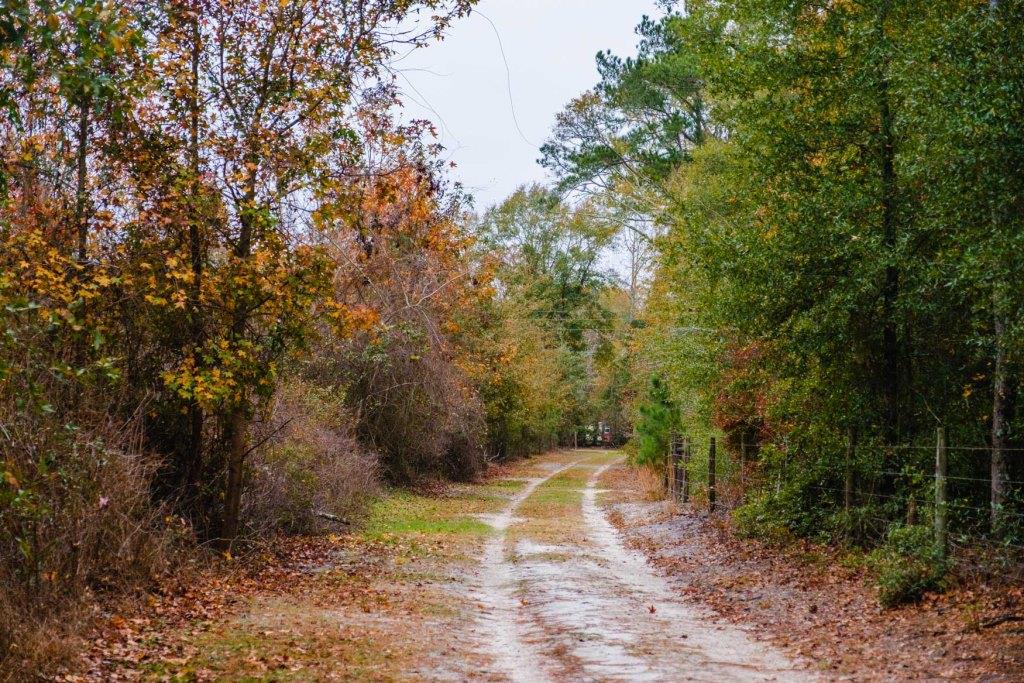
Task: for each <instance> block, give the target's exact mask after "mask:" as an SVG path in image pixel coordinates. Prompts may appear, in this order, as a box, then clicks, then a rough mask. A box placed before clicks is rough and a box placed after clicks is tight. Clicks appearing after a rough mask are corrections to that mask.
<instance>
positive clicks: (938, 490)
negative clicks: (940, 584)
mask: <svg viewBox="0 0 1024 683" xmlns="http://www.w3.org/2000/svg"><path fill="white" fill-rule="evenodd" d="M946 455H947V454H946V428H945V427H939V428H938V430H937V431H936V438H935V545H936V546H937V547H938V550H939V554H940V555H941V556H942V558H943V559H945V557H946V547H947V543H948V540H949V539H948V531H947V527H946V522H947V519H946V514H947V509H946Z"/></svg>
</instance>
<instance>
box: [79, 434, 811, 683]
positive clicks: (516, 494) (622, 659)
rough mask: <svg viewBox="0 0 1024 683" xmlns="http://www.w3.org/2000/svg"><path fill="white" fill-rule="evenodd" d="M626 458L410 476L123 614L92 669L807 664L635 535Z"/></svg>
mask: <svg viewBox="0 0 1024 683" xmlns="http://www.w3.org/2000/svg"><path fill="white" fill-rule="evenodd" d="M619 462H620V456H619V455H618V454H615V453H611V452H599V451H563V452H558V453H552V454H549V455H546V456H543V457H540V458H535V459H533V460H530V461H527V462H524V463H520V464H518V465H516V466H514V467H510V468H506V469H505V470H504V471H502V472H501V473H499V474H500V476H498V477H495V478H493V479H492V480H490V481H489V482H487V483H485V484H478V485H468V486H461V487H454V488H451V489H449V490H447V491H446V492H444V493H443V494H440V495H438V494H436V493H435V494H432V495H427V494H424V495H413V494H409V493H403V492H395V493H393V494H391V495H389V496H387V497H386V498H385V499H384V500H382V501H381V502H380V503H379V504H378V505H377V507H376V508H375V509H374V511H373V513H372V514H371V516H370V519H369V521H368V523H367V525H366V527H365V528H364V529H363V530H361V531H360V532H358V533H353V534H339V535H331V536H328V537H325V538H317V539H299V540H295V541H292V542H290V543H292V544H293V545H290V546H286V547H284V548H282V549H281V551H280V552H279V554H278V555H277V557H276V559H273V560H271V561H268V562H267V563H266V564H265V565H264V566H262V567H261V568H256V569H243V568H241V567H240V568H238V569H236V570H234V571H233V572H232V573H230V575H227V576H226V575H225V572H224V570H223V569H217V570H214V569H211V570H210V571H209V573H208V574H207V575H205V576H201V577H198V578H197V579H196V581H195V582H193V584H194V585H192V586H190V589H189V591H188V593H186V594H185V595H175V596H170V597H166V598H163V599H161V600H157V601H155V604H154V605H153V606H152V607H147V608H146V609H147V612H146V613H145V614H144V615H143V616H142V618H127V619H126V618H123V617H120V616H118V617H114V618H112V620H111V622H112V628H111V633H109V634H108V635H107V637H106V638H103V639H98V640H97V641H96V643H97V645H96V647H95V649H94V650H92V651H91V652H89V653H87V654H86V656H87V657H88V658H89V663H88V668H89V672H90V673H89V676H88V678H90V679H93V680H138V679H143V680H197V681H207V680H266V681H281V680H297V681H300V680H301V681H307V680H352V681H364V680H381V681H390V680H417V681H419V680H446V681H463V680H481V681H529V682H531V683H533V682H535V681H537V682H540V681H683V680H704V681H766V680H779V681H800V680H809V679H810V678H811V676H810V674H808V673H806V672H805V671H804V670H802V669H801V668H800V667H799V666H798V664H797V663H796V662H794V661H792V660H790V659H788V658H787V657H786V656H785V655H783V654H782V653H781V652H780V651H779V650H777V649H774V648H773V647H772V646H770V645H767V644H765V643H760V642H757V641H755V640H754V639H753V638H752V637H751V636H750V635H749V633H747V632H746V631H744V630H743V629H742V628H741V627H737V626H735V625H727V624H726V623H724V622H721V621H716V620H715V619H714V618H713V617H711V616H710V614H709V613H708V612H705V611H704V610H702V609H701V608H700V607H698V606H697V605H695V604H693V603H688V602H686V601H685V600H683V599H682V598H680V597H679V592H678V591H674V590H673V589H672V588H671V587H670V586H669V584H668V583H667V582H666V581H665V580H664V579H663V578H661V576H660V575H659V574H657V572H656V571H655V570H653V569H652V568H651V567H650V566H649V565H648V564H647V563H646V561H645V560H644V559H643V557H642V556H641V555H640V554H639V553H638V552H637V551H634V550H630V549H628V548H626V547H625V546H624V545H623V543H622V541H621V539H620V536H619V533H618V532H617V531H616V530H615V529H614V528H613V526H612V525H611V524H610V522H609V521H608V516H607V510H606V509H605V508H603V507H602V505H603V502H605V501H607V500H609V499H611V498H612V497H613V496H614V495H615V493H616V492H614V491H603V490H602V489H601V488H600V487H601V486H602V482H605V485H612V486H615V484H613V483H611V482H615V481H616V478H615V477H603V478H602V474H605V473H609V474H610V473H611V472H609V468H615V467H617V463H619ZM282 543H288V542H282ZM153 613H156V614H157V615H163V616H158V617H155V618H154V617H152V616H150V615H152V614H153ZM182 615H184V616H182Z"/></svg>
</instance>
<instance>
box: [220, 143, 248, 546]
mask: <svg viewBox="0 0 1024 683" xmlns="http://www.w3.org/2000/svg"><path fill="white" fill-rule="evenodd" d="M246 160H247V161H248V163H247V164H246V167H247V168H248V169H249V177H248V179H247V180H246V185H245V187H246V191H245V194H244V196H243V197H242V199H241V201H240V202H239V204H238V215H239V227H240V230H239V234H238V242H236V243H235V248H234V255H235V258H237V259H239V260H245V259H248V258H250V257H251V256H252V243H253V238H254V234H253V233H254V231H255V230H256V224H255V221H254V215H253V207H254V205H255V201H256V158H255V155H247V156H246ZM248 320H249V311H248V310H246V308H245V305H244V303H243V302H241V301H236V302H235V310H234V313H233V314H232V323H231V339H232V340H233V341H235V342H238V341H241V340H242V339H243V338H244V337H245V328H246V324H247V323H248ZM226 421H227V425H226V427H227V437H228V439H227V440H228V453H227V481H226V483H225V487H224V519H223V525H222V527H221V540H222V542H223V543H224V544H226V545H227V546H230V545H231V542H232V541H234V539H235V537H236V536H237V535H238V529H239V523H238V521H239V508H240V506H241V501H242V472H243V468H244V466H245V456H246V455H247V453H248V447H247V443H248V436H249V406H248V398H247V397H246V396H245V395H244V393H243V395H241V396H239V397H237V398H236V399H235V400H234V402H233V405H231V407H230V408H229V409H228V414H227V420H226Z"/></svg>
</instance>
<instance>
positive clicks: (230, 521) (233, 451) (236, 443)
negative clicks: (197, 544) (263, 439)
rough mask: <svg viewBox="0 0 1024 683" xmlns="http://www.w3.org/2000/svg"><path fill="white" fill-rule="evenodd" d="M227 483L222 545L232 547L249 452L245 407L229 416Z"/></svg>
mask: <svg viewBox="0 0 1024 683" xmlns="http://www.w3.org/2000/svg"><path fill="white" fill-rule="evenodd" d="M227 422H228V425H227V427H228V461H227V470H228V471H227V483H226V484H225V486H224V521H223V525H222V526H221V534H220V535H221V543H222V544H223V545H224V546H225V547H229V548H230V547H231V543H232V542H233V541H234V540H235V538H236V537H237V536H238V529H239V511H240V508H241V503H242V474H243V471H244V467H245V456H246V451H247V450H248V446H247V444H248V431H249V420H248V418H247V415H246V411H245V407H244V406H238V407H236V408H233V409H232V410H231V413H230V414H229V415H228V420H227Z"/></svg>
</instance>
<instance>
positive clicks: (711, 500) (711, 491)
mask: <svg viewBox="0 0 1024 683" xmlns="http://www.w3.org/2000/svg"><path fill="white" fill-rule="evenodd" d="M714 511H715V437H711V446H710V447H709V448H708V512H714Z"/></svg>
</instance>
